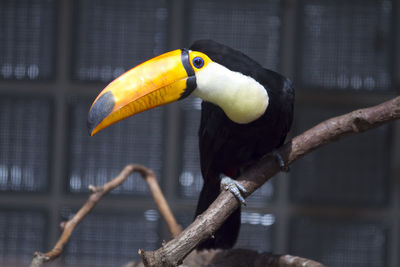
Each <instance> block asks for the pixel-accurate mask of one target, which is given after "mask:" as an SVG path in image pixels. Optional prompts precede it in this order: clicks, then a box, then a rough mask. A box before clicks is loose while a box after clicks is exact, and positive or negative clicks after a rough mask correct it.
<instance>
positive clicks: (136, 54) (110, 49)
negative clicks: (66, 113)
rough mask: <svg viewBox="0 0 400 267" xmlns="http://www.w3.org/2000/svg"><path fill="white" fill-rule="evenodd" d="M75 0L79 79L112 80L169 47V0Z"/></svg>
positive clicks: (76, 53) (76, 58)
mask: <svg viewBox="0 0 400 267" xmlns="http://www.w3.org/2000/svg"><path fill="white" fill-rule="evenodd" d="M75 2H76V5H75V10H76V13H75V14H76V24H75V26H76V29H75V40H76V41H77V44H76V47H75V48H74V67H73V75H74V78H75V79H78V80H82V81H110V80H111V79H112V78H115V77H117V76H119V75H121V74H122V73H124V72H125V71H126V70H128V69H130V68H132V67H133V66H135V65H137V64H139V63H141V62H142V61H144V60H147V59H149V58H151V57H154V56H155V55H159V54H161V53H162V52H163V51H165V50H166V44H167V26H168V23H167V19H168V9H167V1H166V0H156V1H130V0H116V1H108V0H84V1H75Z"/></svg>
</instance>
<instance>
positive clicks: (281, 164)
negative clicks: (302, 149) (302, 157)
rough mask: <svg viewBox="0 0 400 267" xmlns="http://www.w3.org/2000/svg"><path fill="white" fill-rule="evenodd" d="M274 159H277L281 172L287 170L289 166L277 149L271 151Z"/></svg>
mask: <svg viewBox="0 0 400 267" xmlns="http://www.w3.org/2000/svg"><path fill="white" fill-rule="evenodd" d="M273 154H274V156H275V159H276V160H277V161H278V163H279V167H280V168H281V171H283V172H289V171H290V168H289V166H288V165H287V164H286V163H285V161H284V160H283V158H282V155H281V154H280V153H279V152H278V151H274V152H273Z"/></svg>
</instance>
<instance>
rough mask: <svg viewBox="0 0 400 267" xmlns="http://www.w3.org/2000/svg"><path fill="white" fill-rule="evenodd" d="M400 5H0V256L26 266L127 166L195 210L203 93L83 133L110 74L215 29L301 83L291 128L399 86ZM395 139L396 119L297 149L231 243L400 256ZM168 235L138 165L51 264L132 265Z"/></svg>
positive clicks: (357, 262) (194, 1) (353, 256)
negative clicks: (153, 177) (146, 172)
mask: <svg viewBox="0 0 400 267" xmlns="http://www.w3.org/2000/svg"><path fill="white" fill-rule="evenodd" d="M399 9H400V5H398V4H397V2H396V1H395V0H393V1H390V0H347V1H345V0H343V1H342V0H340V1H333V0H332V1H331V0H329V1H327V0H266V1H261V0H248V1H239V0H235V1H231V0H230V1H229V0H222V1H211V0H203V1H200V0H191V1H184V0H151V1H132V0H112V1H111V0H81V1H79V0H74V1H68V0H18V1H12V0H0V266H26V265H27V263H28V262H30V259H31V257H32V254H33V252H34V251H46V250H49V249H50V248H51V247H52V246H53V245H54V243H55V241H56V240H57V238H58V235H59V234H60V230H59V227H58V225H59V223H60V222H62V221H65V220H67V219H68V218H70V217H71V216H72V215H73V214H74V212H76V211H77V209H78V208H79V207H80V205H81V204H82V203H83V202H84V201H85V200H86V198H87V195H88V185H89V184H95V185H101V184H103V183H105V182H106V181H108V180H110V179H111V178H112V177H114V176H115V175H116V174H118V173H119V171H120V170H121V169H122V168H123V167H124V166H125V165H126V164H128V163H141V164H144V165H146V166H148V167H150V168H152V169H153V170H154V171H155V172H156V174H157V177H158V179H159V181H160V183H161V186H162V188H163V191H164V192H165V194H166V198H167V199H168V201H169V203H170V205H171V207H172V208H173V210H174V211H175V212H176V215H177V218H178V221H179V223H181V224H182V225H183V226H187V225H189V224H190V222H191V221H192V219H193V214H194V209H195V205H196V202H197V198H198V194H199V192H200V190H201V186H202V178H201V172H200V168H199V155H198V147H197V128H198V125H199V120H200V107H201V101H200V100H199V99H196V98H188V99H186V100H184V101H181V102H179V103H175V104H172V105H169V106H166V107H162V108H157V109H155V110H151V111H148V112H145V113H143V114H140V115H138V116H135V117H133V118H130V119H128V120H125V121H122V122H120V123H118V124H116V125H113V126H111V127H110V128H108V129H107V130H105V131H103V132H100V133H99V134H98V135H96V136H95V137H89V136H88V133H87V129H86V117H87V112H88V109H89V107H90V103H91V102H92V100H93V99H94V97H95V96H96V95H97V94H98V93H99V91H100V90H101V89H102V88H104V86H105V85H106V83H107V82H109V81H110V80H112V79H113V78H115V77H117V76H118V75H120V74H121V73H123V72H124V71H126V70H128V69H129V68H131V67H133V66H135V65H137V64H139V63H140V62H142V61H144V60H146V59H149V58H151V57H153V56H155V55H158V54H160V53H163V52H166V51H169V50H173V49H177V48H180V47H188V46H189V45H190V44H191V42H193V41H194V40H197V39H207V38H209V39H214V40H216V41H219V42H223V43H225V44H228V45H230V46H232V47H233V48H236V49H239V50H241V51H243V52H245V53H246V54H248V55H250V56H251V57H253V58H255V59H257V61H259V62H260V63H262V64H263V65H264V66H266V67H268V68H270V69H272V70H275V71H278V72H281V73H283V74H285V75H286V76H288V77H290V78H291V79H293V80H294V84H295V87H296V98H297V99H296V107H295V122H294V125H293V128H292V133H291V136H295V135H296V134H299V133H301V132H302V131H304V130H306V129H308V128H310V127H311V126H313V125H314V124H316V123H318V122H320V121H322V120H324V119H327V118H329V117H332V116H336V115H340V114H343V113H345V112H348V111H350V110H354V109H356V108H360V107H365V106H368V105H373V104H377V103H380V102H382V101H383V100H385V99H388V98H390V97H391V96H394V95H398V94H399V92H400V91H399V87H398V86H399V84H400V83H399V82H400V69H399V68H397V69H396V68H395V66H398V65H399V64H400V50H399V48H398V47H400V40H399V36H400V32H399V31H400V27H396V26H398V25H399V24H400V18H399V17H400V16H399V14H400V12H399ZM396 38H397V39H396ZM399 140H400V125H399V124H398V123H397V124H396V123H392V124H389V125H385V126H384V127H381V128H378V129H376V130H373V131H370V132H367V133H363V134H360V135H357V136H354V137H349V138H346V139H344V140H342V141H339V142H337V143H334V144H331V145H329V146H327V147H324V148H321V149H319V150H317V151H315V152H313V153H312V154H310V155H308V156H306V157H304V159H301V160H299V161H298V162H296V163H295V164H293V166H292V168H291V172H290V173H288V174H279V175H277V176H276V177H274V178H273V179H271V181H269V182H268V183H266V184H265V185H264V186H263V187H262V188H260V189H259V190H258V191H257V192H256V193H255V194H253V195H252V196H251V197H250V198H249V200H248V201H249V204H248V206H247V207H246V208H244V209H243V214H242V228H241V233H240V236H239V241H238V244H237V245H236V247H244V248H250V249H255V250H258V251H272V252H275V253H290V254H293V255H298V256H303V257H309V258H312V259H315V260H318V261H322V262H323V263H325V264H326V265H327V266H334V267H335V266H340V267H342V266H392V267H395V266H399V265H400V255H399V254H398V251H399V250H400V181H399V178H400V164H399V160H398V159H399V158H400V141H399ZM396 159H397V160H396ZM169 238H170V237H169V234H168V231H167V229H166V226H165V225H164V223H163V221H162V219H161V217H160V215H159V214H158V212H157V211H156V208H155V205H154V204H153V201H152V199H151V197H150V196H149V192H148V189H147V187H146V185H145V183H144V182H143V181H142V179H141V178H140V177H139V176H137V175H132V177H130V178H129V179H128V180H127V181H126V182H125V183H124V184H123V185H122V186H121V187H120V188H118V189H116V190H115V191H113V192H112V194H111V196H108V197H107V198H106V199H103V200H102V202H101V203H100V204H99V205H98V206H97V207H96V209H95V211H94V212H93V213H92V214H90V216H89V217H88V218H86V219H85V220H84V222H83V223H82V224H81V225H80V226H79V227H78V229H77V231H76V232H75V233H74V234H73V236H72V238H71V240H70V242H69V243H68V245H67V247H66V249H65V251H64V253H63V255H62V257H61V258H60V259H59V260H58V261H57V262H56V263H53V264H52V266H122V265H123V264H124V263H126V262H128V261H130V260H133V259H138V256H136V255H137V253H136V252H137V250H138V249H139V248H142V249H145V250H146V249H156V248H158V247H159V246H160V245H161V242H162V241H163V240H168V239H169Z"/></svg>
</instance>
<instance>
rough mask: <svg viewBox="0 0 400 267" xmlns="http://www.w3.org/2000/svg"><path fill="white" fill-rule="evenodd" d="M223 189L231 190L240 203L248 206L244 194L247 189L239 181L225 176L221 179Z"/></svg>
mask: <svg viewBox="0 0 400 267" xmlns="http://www.w3.org/2000/svg"><path fill="white" fill-rule="evenodd" d="M221 189H224V190H228V191H230V192H231V193H232V194H233V195H234V196H235V197H236V198H237V200H239V201H240V203H242V204H243V205H245V206H246V200H245V199H244V197H243V196H242V193H247V190H246V189H245V188H244V187H243V186H242V185H241V184H240V183H239V182H238V181H235V180H233V179H232V178H229V177H228V176H225V177H224V178H222V179H221Z"/></svg>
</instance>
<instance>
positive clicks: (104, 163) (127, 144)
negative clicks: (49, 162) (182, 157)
mask: <svg viewBox="0 0 400 267" xmlns="http://www.w3.org/2000/svg"><path fill="white" fill-rule="evenodd" d="M90 104H91V101H89V100H87V99H79V98H76V97H72V98H71V99H70V109H69V110H70V120H69V121H70V126H69V127H68V128H69V129H70V137H69V138H70V140H69V143H68V149H69V175H68V190H69V191H70V192H73V193H82V192H89V190H88V186H89V185H90V184H93V185H102V184H104V183H106V182H107V181H108V180H110V178H112V177H115V176H116V175H118V174H119V173H120V171H121V170H122V168H124V167H125V166H126V165H127V164H130V163H138V164H143V165H145V166H148V167H149V168H151V169H152V170H154V172H155V173H156V175H157V177H158V178H160V177H161V172H162V155H163V153H162V151H163V146H162V138H163V128H164V127H163V111H164V108H158V109H154V110H151V111H149V112H145V113H141V114H139V115H138V116H135V117H133V118H130V119H128V120H126V121H123V122H121V123H118V124H115V125H113V126H111V127H110V128H109V130H107V131H103V132H99V133H98V134H97V135H96V138H91V137H90V136H89V134H88V130H87V126H86V125H87V124H86V117H87V112H88V107H90ZM132 176H133V177H131V178H129V179H128V180H127V181H126V182H124V183H123V184H122V185H121V186H119V187H117V188H116V189H115V190H113V191H112V192H111V193H112V194H121V193H123V194H128V193H129V194H134V195H142V196H144V195H149V190H148V187H147V185H146V183H145V182H144V180H143V178H141V176H140V175H139V174H137V173H134V174H132Z"/></svg>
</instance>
